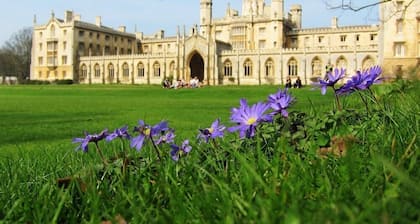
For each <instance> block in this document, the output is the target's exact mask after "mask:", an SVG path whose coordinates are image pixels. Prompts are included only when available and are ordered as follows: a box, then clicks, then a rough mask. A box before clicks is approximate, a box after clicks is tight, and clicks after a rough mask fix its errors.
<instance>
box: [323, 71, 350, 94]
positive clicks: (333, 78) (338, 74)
mask: <svg viewBox="0 0 420 224" xmlns="http://www.w3.org/2000/svg"><path fill="white" fill-rule="evenodd" d="M345 75H346V70H345V69H343V68H342V69H337V68H336V69H334V74H333V73H331V72H328V73H327V77H328V78H327V80H322V79H319V83H316V84H315V85H317V86H319V87H321V93H322V95H325V93H326V92H327V87H328V86H331V87H333V88H334V85H335V84H336V83H337V82H338V80H340V79H342V78H344V76H345Z"/></svg>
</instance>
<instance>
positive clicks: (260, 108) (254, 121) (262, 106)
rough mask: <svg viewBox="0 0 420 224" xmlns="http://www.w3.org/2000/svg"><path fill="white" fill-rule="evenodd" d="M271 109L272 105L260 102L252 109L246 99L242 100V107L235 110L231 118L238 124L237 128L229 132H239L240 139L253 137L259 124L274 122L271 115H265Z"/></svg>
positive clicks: (232, 128)
mask: <svg viewBox="0 0 420 224" xmlns="http://www.w3.org/2000/svg"><path fill="white" fill-rule="evenodd" d="M269 108H270V105H268V104H266V103H262V102H258V103H256V104H254V105H252V106H251V107H250V106H248V104H247V101H246V100H245V99H241V100H240V107H239V108H233V109H232V111H231V114H232V115H231V117H230V120H231V121H232V122H233V123H236V124H237V126H233V127H230V128H228V130H229V131H230V132H235V131H239V137H240V138H244V137H247V138H251V137H253V136H254V135H255V131H256V128H257V126H258V124H260V123H262V122H271V121H273V116H272V115H271V114H265V112H266V111H267V110H268V109H269Z"/></svg>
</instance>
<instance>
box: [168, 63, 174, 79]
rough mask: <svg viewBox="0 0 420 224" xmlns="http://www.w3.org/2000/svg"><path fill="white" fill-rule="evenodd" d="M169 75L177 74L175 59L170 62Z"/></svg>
mask: <svg viewBox="0 0 420 224" xmlns="http://www.w3.org/2000/svg"><path fill="white" fill-rule="evenodd" d="M169 75H170V76H174V75H175V62H174V61H172V62H171V63H170V64H169Z"/></svg>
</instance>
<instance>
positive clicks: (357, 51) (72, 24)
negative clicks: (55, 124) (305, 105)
mask: <svg viewBox="0 0 420 224" xmlns="http://www.w3.org/2000/svg"><path fill="white" fill-rule="evenodd" d="M411 1H413V0H411ZM400 2H402V3H401V4H402V5H403V6H400V5H399V4H400ZM408 2H409V1H408V0H405V1H402V0H399V1H395V0H393V1H391V2H389V3H386V4H383V5H384V6H382V7H381V11H382V12H388V11H389V8H392V7H393V6H395V7H404V6H405V5H406V4H408ZM410 4H412V3H410ZM414 4H415V5H416V4H417V5H418V0H414ZM199 6H200V21H199V25H196V26H194V27H192V28H191V29H190V30H189V31H188V32H186V31H185V28H184V29H182V31H181V30H180V29H178V31H177V34H176V35H175V36H172V37H166V36H165V33H164V31H159V32H157V33H156V34H154V35H150V36H147V35H144V34H143V33H141V32H139V33H134V34H132V33H127V32H126V31H125V27H120V28H119V29H118V30H114V29H111V28H108V27H106V26H103V25H102V24H101V18H100V17H97V19H96V22H95V23H86V22H82V21H81V20H80V16H78V15H74V14H73V12H70V11H67V12H66V13H65V19H64V20H61V19H58V18H56V17H55V15H54V14H52V16H51V19H50V20H49V21H48V23H47V24H44V25H35V26H34V34H33V51H32V65H31V79H36V80H55V79H73V80H74V81H76V82H79V83H86V84H91V83H103V84H107V83H126V84H160V83H161V81H162V79H163V78H165V77H169V76H172V77H174V78H175V79H183V80H185V81H188V80H190V79H191V78H193V77H197V78H198V79H199V80H200V81H201V82H203V84H205V85H258V84H282V83H284V82H285V80H286V78H287V77H291V79H292V80H294V79H296V78H297V77H298V76H299V77H300V78H301V79H302V80H303V83H304V84H309V83H310V82H311V81H313V80H317V78H319V77H322V76H323V75H324V74H325V72H326V70H327V69H328V68H329V67H331V66H334V67H341V68H346V70H347V72H348V74H349V75H350V74H352V73H354V72H355V71H356V70H362V69H365V68H367V67H369V66H372V65H374V64H378V63H382V62H383V63H387V62H389V61H392V63H391V64H393V65H391V68H388V67H387V69H388V70H389V72H393V71H394V70H395V69H404V68H406V67H408V66H410V65H412V64H414V65H415V64H416V63H418V60H419V51H420V47H418V45H419V42H418V41H419V38H418V34H419V30H420V28H417V26H419V25H418V23H419V12H417V11H415V10H417V8H419V7H410V8H411V9H412V11H413V12H412V13H411V14H405V16H406V17H408V16H409V17H410V19H411V20H410V21H411V22H415V24H416V25H415V26H416V29H418V30H416V29H414V31H413V30H409V31H403V34H402V35H403V37H404V38H405V37H406V35H411V34H413V35H414V38H411V36H410V38H406V39H404V40H403V41H402V42H401V41H399V39H398V40H397V41H396V42H395V40H394V39H392V38H391V39H390V36H388V33H390V32H393V31H394V30H392V29H390V28H389V27H392V26H394V24H393V22H392V21H393V17H392V16H390V19H389V20H387V21H386V22H381V24H380V25H368V26H366V25H364V26H357V25H355V26H340V25H339V22H338V19H337V18H332V20H331V26H330V27H320V28H310V29H303V28H302V6H301V5H293V6H292V7H291V8H290V10H289V11H288V12H286V13H285V11H284V1H283V0H271V2H270V4H267V3H266V2H265V1H264V0H243V2H242V9H241V10H242V11H241V13H239V11H238V10H236V9H232V8H231V7H230V6H229V5H228V6H227V9H226V12H225V15H224V17H223V18H213V12H212V10H213V1H212V0H200V5H199ZM384 7H388V8H387V9H384ZM383 14H384V13H382V15H383ZM405 19H406V18H405V17H403V18H401V17H398V18H397V19H396V21H397V29H399V27H398V21H401V20H402V23H403V24H405ZM407 26H408V25H407ZM407 26H404V25H403V28H401V29H404V28H405V29H409V28H407ZM419 27H420V26H419ZM397 32H399V30H397ZM391 36H392V35H391ZM396 38H397V37H396ZM412 43H414V45H413V46H411V45H412ZM389 44H392V46H391V48H392V49H391V50H389V49H388V48H389ZM401 44H402V46H403V52H404V53H403V54H402V55H401V47H399V46H400V45H401ZM414 46H415V47H414ZM404 47H405V48H404ZM411 47H413V48H411ZM408 48H410V50H408ZM405 49H407V50H405ZM412 49H414V50H412ZM395 51H397V52H395ZM412 54H413V55H414V56H413V57H412ZM405 55H407V56H408V55H410V57H411V58H410V60H408V61H407V62H404V63H400V61H399V60H398V59H402V58H404V56H405ZM395 56H397V57H395ZM388 70H387V71H388Z"/></svg>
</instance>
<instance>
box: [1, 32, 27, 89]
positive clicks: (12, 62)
mask: <svg viewBox="0 0 420 224" xmlns="http://www.w3.org/2000/svg"><path fill="white" fill-rule="evenodd" d="M31 49H32V28H23V29H21V30H19V31H18V32H17V33H15V34H13V35H12V36H11V37H10V39H9V40H8V41H6V43H5V44H4V46H3V47H2V48H1V49H0V72H1V73H2V75H3V80H4V77H5V76H6V75H11V76H16V77H17V79H18V80H19V81H22V80H25V79H27V78H29V73H30V66H31Z"/></svg>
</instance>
